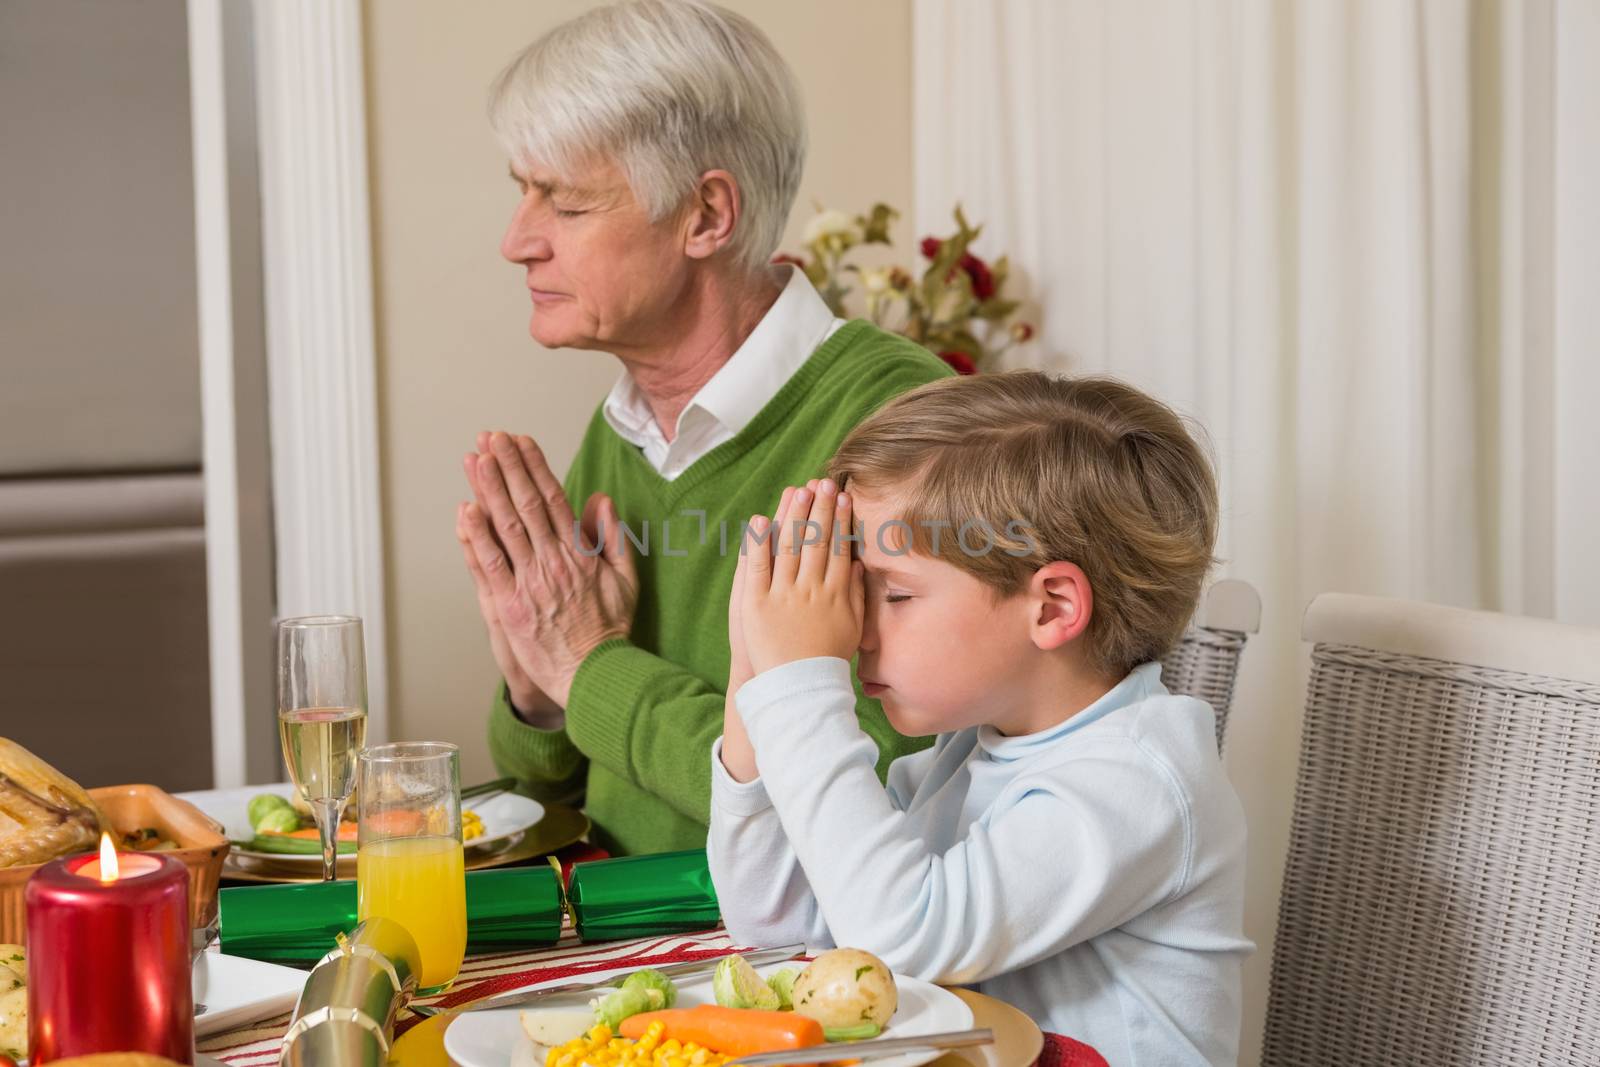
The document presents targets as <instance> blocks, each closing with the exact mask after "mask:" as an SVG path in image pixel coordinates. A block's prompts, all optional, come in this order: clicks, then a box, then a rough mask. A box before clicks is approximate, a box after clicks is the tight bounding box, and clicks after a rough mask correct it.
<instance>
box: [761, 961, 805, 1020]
mask: <svg viewBox="0 0 1600 1067" xmlns="http://www.w3.org/2000/svg"><path fill="white" fill-rule="evenodd" d="M799 977H800V968H798V967H785V968H784V969H783V970H781V971H779V972H777V973H776V974H770V975H768V976H767V988H769V989H771V990H772V991H773V992H774V993H776V994H778V1010H779V1011H789V1010H790V1009H791V1008H793V1007H794V980H795V979H796V978H799Z"/></svg>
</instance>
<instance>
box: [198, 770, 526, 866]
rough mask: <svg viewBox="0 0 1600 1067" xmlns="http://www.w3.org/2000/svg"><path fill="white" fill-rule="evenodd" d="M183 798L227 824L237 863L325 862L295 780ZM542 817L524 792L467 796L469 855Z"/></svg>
mask: <svg viewBox="0 0 1600 1067" xmlns="http://www.w3.org/2000/svg"><path fill="white" fill-rule="evenodd" d="M180 795H181V796H182V797H183V798H184V799H185V800H187V801H188V802H189V803H191V804H193V805H194V806H195V807H197V808H199V809H200V810H201V811H203V812H205V813H206V814H207V815H209V816H210V817H211V818H213V819H215V820H216V821H217V822H219V823H221V824H222V827H223V831H224V832H225V833H226V834H227V835H228V838H229V839H230V840H231V841H232V842H233V852H232V854H231V856H230V859H231V860H235V861H242V862H243V863H249V862H250V861H257V862H270V863H273V864H279V863H290V864H294V865H302V864H303V865H306V866H308V867H316V866H319V865H320V864H321V863H322V842H321V838H320V836H319V835H318V833H317V825H316V822H315V821H314V820H313V819H312V816H311V807H310V805H308V804H307V803H306V802H305V800H304V799H303V798H302V797H301V796H300V794H299V791H298V790H297V789H296V788H295V787H294V785H293V784H292V783H290V782H280V783H277V784H275V785H257V786H246V787H243V788H238V789H208V790H203V791H200V792H194V793H183V794H180ZM356 803H357V799H356V798H355V797H351V799H350V803H349V804H347V805H346V807H345V813H344V819H343V821H341V822H340V823H339V837H338V848H339V855H340V856H341V857H343V856H350V857H352V858H354V856H355V852H356V811H357V807H356ZM542 818H544V807H543V805H541V804H540V803H539V802H538V801H536V800H531V799H529V798H528V797H525V796H522V795H520V794H518V793H512V792H509V791H507V792H499V793H495V794H492V795H487V796H484V797H482V798H481V799H479V798H473V797H469V796H465V795H464V796H463V799H462V812H461V836H462V844H463V845H465V846H466V848H467V850H468V851H469V852H474V851H494V850H496V849H500V848H509V847H510V846H511V845H513V844H515V842H516V840H517V838H518V837H519V836H520V835H522V834H523V833H526V832H527V831H528V830H529V829H530V828H532V827H533V826H535V825H536V824H537V823H538V822H539V820H540V819H542Z"/></svg>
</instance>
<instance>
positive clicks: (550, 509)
mask: <svg viewBox="0 0 1600 1067" xmlns="http://www.w3.org/2000/svg"><path fill="white" fill-rule="evenodd" d="M478 446H479V452H478V453H477V454H476V455H473V456H468V457H467V461H466V462H467V466H468V482H469V483H470V484H471V485H472V489H473V495H474V497H475V500H474V502H473V503H470V504H466V505H464V506H463V507H462V509H461V512H460V518H459V522H458V526H459V527H460V530H461V531H462V532H463V533H464V535H465V537H464V543H465V545H466V547H467V549H468V550H469V551H470V556H471V559H470V561H469V566H468V569H469V570H470V571H472V573H473V579H474V582H475V583H476V584H477V585H478V590H479V596H478V604H479V610H480V612H481V613H482V614H483V615H484V621H485V623H486V624H487V625H488V627H489V634H490V646H491V648H492V649H494V652H495V659H496V661H497V662H498V663H499V664H500V667H501V670H502V671H506V682H507V684H508V686H514V687H516V688H513V689H512V699H513V701H514V702H516V703H517V705H518V707H522V704H521V699H522V697H521V696H520V695H519V694H518V692H517V689H518V688H523V686H524V683H526V686H527V688H524V689H523V691H524V693H527V692H529V690H530V689H531V690H533V691H536V692H542V693H543V694H546V695H547V696H548V698H549V700H550V701H552V702H554V704H555V705H557V706H559V707H562V708H565V707H566V704H567V699H568V697H569V695H570V693H571V690H572V679H573V677H574V676H575V675H576V674H577V672H578V667H579V666H580V665H581V664H582V663H583V660H584V657H586V656H587V655H588V654H589V653H590V652H592V651H593V650H594V649H595V647H596V646H598V645H599V644H601V643H602V642H604V641H606V640H609V639H610V638H613V637H626V636H627V635H628V633H629V631H630V630H631V629H632V626H633V612H634V608H635V606H636V605H637V603H638V599H639V581H638V576H637V574H636V572H635V570H634V564H633V557H632V556H631V555H630V554H629V552H628V545H627V540H626V538H625V537H624V536H623V533H622V525H621V522H620V520H619V519H618V517H617V509H616V505H615V503H613V502H612V500H611V498H610V497H607V496H606V495H605V494H603V493H596V494H595V495H594V496H592V497H590V498H589V500H588V502H587V503H586V504H585V506H584V514H583V521H582V523H581V524H577V523H575V521H574V515H573V513H572V508H571V505H569V504H568V502H567V498H566V494H565V493H564V492H563V491H562V489H561V483H560V482H559V481H558V480H557V479H556V477H555V475H554V474H552V473H551V471H550V467H549V465H548V464H547V463H546V462H545V459H544V454H543V453H542V452H541V451H540V450H539V446H538V445H536V444H534V442H533V439H532V438H530V437H517V438H512V437H511V436H509V435H507V434H504V433H499V432H495V433H492V434H483V435H480V436H479V439H478ZM579 525H581V530H579V529H578V528H577V527H578V526H579ZM458 536H459V535H458ZM473 564H475V566H473ZM486 594H487V595H486ZM491 606H492V609H493V618H491V617H490V614H489V610H488V609H489V608H490V607H491ZM497 635H498V636H497ZM508 660H509V662H507V661H508ZM508 667H509V668H512V669H511V670H508V669H507V668H508ZM535 699H536V698H535ZM524 710H528V709H524Z"/></svg>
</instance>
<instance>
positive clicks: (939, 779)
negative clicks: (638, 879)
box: [707, 372, 1253, 1067]
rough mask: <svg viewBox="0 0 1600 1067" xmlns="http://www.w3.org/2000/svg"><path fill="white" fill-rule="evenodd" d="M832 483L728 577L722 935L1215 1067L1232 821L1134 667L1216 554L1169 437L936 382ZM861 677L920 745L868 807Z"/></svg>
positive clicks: (717, 794) (1175, 629)
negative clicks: (875, 966)
mask: <svg viewBox="0 0 1600 1067" xmlns="http://www.w3.org/2000/svg"><path fill="white" fill-rule="evenodd" d="M829 475H830V477H829V478H828V479H826V480H824V481H822V482H820V483H813V484H812V485H809V486H807V487H805V488H795V489H792V490H789V491H786V492H785V494H784V498H783V502H782V503H781V504H780V505H779V512H778V515H777V516H775V518H774V520H773V521H771V522H769V521H768V520H767V519H766V518H765V517H757V518H755V519H753V520H752V522H751V528H752V532H753V534H754V537H752V538H750V539H747V540H746V543H745V549H746V551H744V552H743V553H742V554H741V557H740V560H739V564H738V569H737V572H736V577H735V579H734V587H733V596H732V601H731V603H730V606H729V640H730V643H731V645H732V653H733V669H732V677H731V678H730V679H729V684H728V693H729V698H728V703H727V712H726V719H725V723H724V728H723V729H724V734H723V737H722V738H721V739H720V740H719V741H718V742H717V743H716V744H715V745H714V746H713V748H712V779H713V781H712V811H711V831H710V838H709V840H708V843H707V848H708V851H709V852H710V856H711V871H712V875H713V878H714V879H715V882H716V887H717V896H718V899H719V900H720V902H721V905H722V914H723V919H724V921H725V922H726V924H727V926H728V929H729V931H730V933H731V934H732V936H733V938H734V939H735V940H736V941H739V942H742V943H748V944H752V945H760V944H781V943H786V942H793V941H805V942H806V943H807V944H809V945H813V946H824V947H825V946H828V945H841V946H849V947H853V948H862V949H866V950H868V951H870V952H873V953H876V954H877V955H879V956H881V957H882V958H883V959H884V960H885V962H887V963H888V964H889V965H890V966H891V967H893V968H894V969H895V970H896V971H899V972H902V973H906V974H911V975H914V976H916V977H919V978H924V979H927V980H930V981H937V982H944V983H956V984H962V985H969V986H973V987H975V988H977V989H978V990H980V991H982V992H984V993H988V994H990V995H993V996H996V997H998V998H1000V999H1001V1000H1004V1001H1007V1002H1009V1003H1011V1004H1014V1005H1016V1006H1017V1007H1019V1008H1021V1009H1022V1010H1024V1011H1026V1012H1027V1013H1028V1014H1029V1015H1031V1016H1032V1017H1033V1018H1034V1020H1035V1021H1037V1022H1038V1023H1039V1025H1040V1026H1042V1027H1044V1028H1045V1029H1048V1030H1052V1031H1056V1032H1059V1033H1064V1034H1067V1035H1069V1036H1071V1037H1074V1038H1077V1039H1078V1040H1080V1041H1085V1042H1087V1043H1089V1044H1090V1045H1093V1046H1094V1047H1095V1048H1096V1049H1097V1050H1098V1051H1099V1052H1100V1053H1101V1055H1103V1056H1104V1057H1105V1058H1106V1059H1107V1060H1109V1061H1110V1062H1111V1063H1114V1064H1118V1065H1119V1067H1121V1065H1147V1064H1178V1063H1182V1064H1190V1063H1206V1064H1222V1063H1228V1064H1231V1063H1233V1062H1235V1060H1236V1058H1237V1054H1238V1039H1239V1016H1240V989H1239V983H1240V973H1239V972H1240V963H1241V961H1242V960H1243V959H1244V957H1245V956H1246V955H1247V954H1248V953H1249V952H1250V950H1251V949H1252V947H1253V946H1252V945H1251V943H1250V942H1249V941H1247V940H1246V939H1245V937H1244V935H1243V916H1242V899H1243V883H1244V848H1245V830H1244V818H1243V814H1242V812H1241V810H1240V806H1239V802H1238V799H1237V797H1236V796H1235V794H1234V792H1233V789H1232V787H1231V786H1230V785H1229V783H1228V780H1227V778H1226V776H1225V775H1224V773H1223V770H1222V766H1221V763H1220V761H1219V760H1218V758H1217V751H1216V741H1215V731H1214V726H1213V721H1214V720H1213V715H1212V711H1211V708H1210V707H1209V706H1208V705H1206V704H1205V703H1203V702H1201V701H1199V700H1195V699H1192V698H1190V697H1184V696H1174V695H1172V694H1170V693H1168V692H1167V690H1166V688H1165V687H1163V686H1162V684H1161V668H1160V664H1159V663H1158V662H1156V661H1157V659H1158V658H1159V657H1160V656H1161V655H1163V654H1164V653H1165V652H1166V651H1167V650H1168V649H1169V648H1170V647H1171V646H1172V644H1173V642H1174V641H1176V639H1177V638H1178V636H1179V635H1180V634H1181V633H1182V632H1183V629H1184V626H1185V624H1186V623H1187V621H1188V619H1189V618H1190V616H1191V615H1192V614H1193V612H1194V608H1195V605H1196V602H1197V600H1198V599H1199V595H1200V589H1201V583H1202V581H1203V579H1204V577H1205V574H1206V572H1207V570H1208V568H1209V567H1210V565H1211V562H1212V555H1211V553H1212V548H1213V545H1214V542H1215V538H1216V515H1217V502H1216V487H1215V484H1214V482H1213V479H1212V475H1211V471H1210V468H1209V466H1208V465H1207V463H1206V460H1205V458H1204V456H1203V455H1202V454H1201V451H1200V449H1199V448H1198V447H1197V446H1196V444H1195V442H1194V441H1193V439H1191V437H1190V436H1189V434H1188V433H1187V432H1186V431H1185V430H1184V427H1183V424H1182V422H1181V421H1180V420H1179V419H1178V417H1177V416H1176V415H1174V414H1173V412H1172V411H1171V410H1170V409H1168V408H1167V407H1165V406H1163V405H1162V404H1160V403H1159V402H1157V401H1155V400H1153V399H1151V398H1150V397H1148V396H1145V395H1144V394H1142V393H1140V392H1138V391H1137V390H1134V389H1132V388H1130V387H1128V386H1126V385H1123V384H1120V383H1118V382H1115V381H1110V380H1105V379H1085V378H1080V379H1065V380H1063V379H1057V378H1052V377H1049V376H1047V375H1044V374H1040V373H1033V372H1018V373H1013V374H1002V375H987V376H982V377H964V378H952V379H947V380H944V381H939V382H934V383H932V384H929V385H925V386H922V387H920V388H918V389H915V390H913V391H911V392H909V393H906V394H904V395H902V396H900V397H898V398H897V399H895V400H893V401H890V402H889V403H888V404H887V405H885V406H884V407H883V408H882V409H880V410H879V411H878V413H877V414H875V415H873V416H872V417H870V418H869V419H867V420H866V421H865V422H863V423H862V424H861V425H860V426H858V427H857V428H856V429H855V430H854V431H852V432H851V434H850V435H849V436H848V437H847V438H846V439H845V441H844V443H843V444H842V445H841V446H840V448H839V450H838V452H837V454H836V455H835V456H834V459H833V461H832V462H831V464H830V469H829ZM808 521H809V522H810V523H815V524H817V525H815V526H808V525H806V523H807V522H808ZM774 528H775V529H776V530H777V533H776V535H775V538H774V541H773V544H774V546H775V554H774V551H773V549H771V548H768V547H767V544H766V543H763V542H761V541H759V540H758V539H759V538H763V537H769V536H773V535H772V533H771V531H772V530H773V529H774ZM852 531H853V532H854V537H852V536H851V535H852ZM855 538H859V540H857V539H855ZM758 543H759V544H761V547H760V548H759V549H756V550H753V551H752V550H751V549H752V548H753V547H754V545H756V544H758ZM852 548H853V549H854V553H853V554H852V552H851V549H852ZM852 555H853V556H854V558H852ZM858 653H859V657H860V658H859V662H858V665H857V669H858V670H859V671H860V677H861V683H862V685H863V686H864V687H865V691H866V692H867V694H868V695H871V696H876V697H878V698H879V699H880V700H881V701H882V703H883V707H884V711H885V712H886V714H887V715H888V718H889V721H890V722H891V723H892V724H893V725H894V727H895V729H896V730H899V731H900V732H901V733H903V734H907V735H925V734H936V735H938V736H937V740H936V742H935V744H934V746H933V747H932V748H931V749H928V750H926V751H923V752H919V753H916V754H915V755H910V756H905V757H902V758H901V759H899V760H897V761H896V762H895V763H894V764H893V765H892V766H891V767H890V769H889V776H888V784H887V788H885V787H884V786H882V785H879V784H878V781H877V779H876V778H875V777H874V775H873V762H874V760H875V759H876V757H877V753H876V751H875V750H874V746H873V744H872V742H871V740H870V739H869V738H867V737H866V736H865V735H864V734H863V733H862V732H861V730H860V728H859V727H858V726H857V724H856V718H855V714H854V710H853V709H854V702H853V697H852V691H851V677H850V670H851V667H850V658H851V657H852V656H853V655H856V654H858Z"/></svg>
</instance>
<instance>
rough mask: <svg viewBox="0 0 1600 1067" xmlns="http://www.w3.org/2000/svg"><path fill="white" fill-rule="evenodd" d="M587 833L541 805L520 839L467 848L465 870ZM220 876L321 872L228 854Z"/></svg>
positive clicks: (567, 814) (558, 810)
mask: <svg viewBox="0 0 1600 1067" xmlns="http://www.w3.org/2000/svg"><path fill="white" fill-rule="evenodd" d="M541 803H543V802H542V801H541ZM588 832H589V816H587V815H585V814H584V813H583V812H581V811H579V810H578V809H577V808H573V807H568V806H567V805H565V804H544V817H543V818H542V819H540V820H539V821H538V822H536V823H534V824H533V825H532V826H530V827H528V828H527V829H526V830H524V831H523V832H522V836H520V837H514V838H510V839H509V840H508V841H507V842H506V843H505V847H504V848H492V849H485V850H480V851H477V852H474V851H473V850H471V849H468V850H467V856H466V859H467V870H469V871H478V870H483V869H484V868H487V867H506V866H509V865H511V864H513V863H521V862H522V861H524V860H531V859H537V858H538V857H540V856H543V855H545V854H546V853H549V852H554V851H556V850H557V849H559V848H565V847H566V846H567V845H570V844H572V843H573V842H574V841H577V840H580V839H581V838H582V837H583V835H584V834H586V833H588ZM338 875H339V877H340V878H354V877H355V876H356V858H355V856H354V855H348V856H340V857H339V867H338ZM222 877H223V879H224V880H225V881H229V882H271V883H278V882H320V881H322V872H321V871H320V870H316V869H315V868H313V871H312V872H311V873H309V874H308V873H307V871H306V865H302V864H294V865H291V864H284V863H275V862H273V861H272V860H260V859H256V858H254V857H250V856H239V855H236V854H229V856H228V862H227V865H226V866H224V867H223V868H222Z"/></svg>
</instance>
